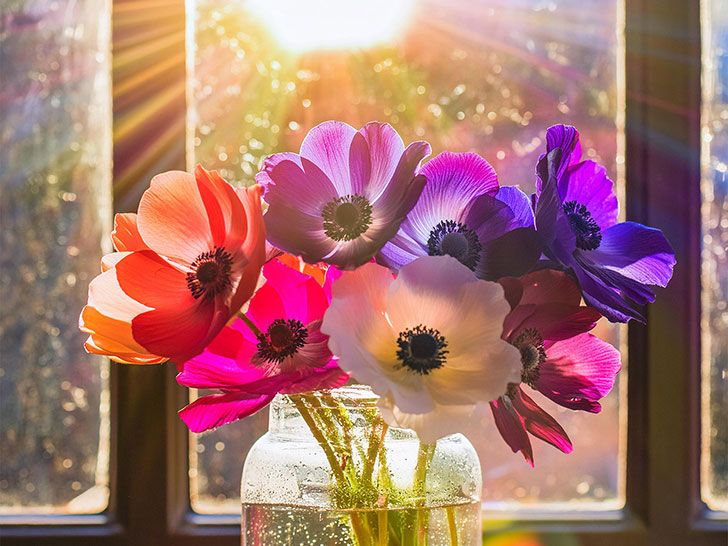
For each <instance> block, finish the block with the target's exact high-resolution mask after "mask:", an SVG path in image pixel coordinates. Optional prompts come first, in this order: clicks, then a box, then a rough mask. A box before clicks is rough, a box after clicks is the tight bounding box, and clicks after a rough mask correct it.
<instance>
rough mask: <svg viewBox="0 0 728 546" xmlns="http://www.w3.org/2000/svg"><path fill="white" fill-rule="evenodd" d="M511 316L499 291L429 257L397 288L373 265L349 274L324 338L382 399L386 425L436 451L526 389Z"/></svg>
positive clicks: (404, 271) (443, 259)
mask: <svg viewBox="0 0 728 546" xmlns="http://www.w3.org/2000/svg"><path fill="white" fill-rule="evenodd" d="M509 312H510V306H509V305H508V302H507V301H506V299H505V296H504V294H503V289H502V288H501V286H500V285H499V284H498V283H495V282H488V281H483V280H478V279H477V278H476V277H475V276H474V275H473V272H472V271H471V270H470V269H468V268H467V267H466V266H464V265H462V264H461V263H460V262H459V261H458V260H456V259H455V258H452V257H450V256H423V257H421V258H418V259H416V260H414V261H412V262H411V263H409V264H407V265H405V266H403V267H402V268H401V269H400V271H399V275H398V276H397V278H396V279H395V278H394V277H393V276H392V274H391V272H390V271H389V270H388V269H386V268H384V267H382V266H379V265H376V264H373V263H369V264H366V265H364V266H362V267H360V268H358V269H357V270H355V271H351V272H345V273H344V274H343V275H342V277H341V278H340V279H339V280H337V281H336V282H335V283H334V285H333V298H332V301H331V304H330V305H329V308H328V310H327V311H326V314H325V315H324V319H323V324H322V326H321V331H322V332H323V333H325V334H327V335H328V336H330V339H329V349H331V352H332V353H334V354H335V355H337V356H338V357H339V366H340V367H341V368H342V369H344V370H345V371H347V372H349V373H351V374H352V376H353V377H354V378H355V379H356V380H357V381H359V382H361V383H366V384H368V385H370V386H371V387H372V390H373V391H374V392H375V393H376V394H378V395H379V396H380V398H379V402H378V404H379V407H380V409H381V411H382V415H383V417H384V419H385V421H387V423H388V424H389V425H391V426H396V427H406V428H411V429H413V430H415V431H416V432H417V434H418V436H419V438H420V440H421V441H423V442H426V443H431V442H434V441H436V440H437V439H438V438H441V437H443V436H446V435H448V434H453V433H455V432H460V431H462V430H463V429H464V428H465V425H467V423H468V421H469V419H470V416H471V414H472V411H473V409H474V408H475V406H476V404H478V403H479V402H489V401H491V400H494V399H496V398H498V397H499V396H502V395H503V393H504V392H506V388H507V385H508V383H519V382H520V380H521V375H520V374H521V356H520V353H519V351H518V349H516V348H515V347H513V346H512V345H510V344H509V343H507V342H505V341H503V340H502V339H501V333H502V331H503V319H504V318H505V316H506V315H507V314H508V313H509Z"/></svg>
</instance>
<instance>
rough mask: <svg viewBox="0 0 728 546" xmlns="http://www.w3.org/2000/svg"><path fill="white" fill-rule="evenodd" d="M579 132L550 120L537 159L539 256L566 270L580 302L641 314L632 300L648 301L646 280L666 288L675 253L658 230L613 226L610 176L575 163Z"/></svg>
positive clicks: (619, 315) (620, 316)
mask: <svg viewBox="0 0 728 546" xmlns="http://www.w3.org/2000/svg"><path fill="white" fill-rule="evenodd" d="M580 156H581V147H580V146H579V133H578V132H577V131H576V129H574V128H573V127H569V126H565V125H557V126H554V127H551V128H550V129H549V130H548V133H547V154H546V155H544V156H542V158H541V160H540V161H539V164H538V168H537V173H538V177H539V183H538V186H537V192H536V196H535V200H536V207H535V208H536V229H537V231H538V233H539V234H540V236H541V239H542V240H543V242H544V245H545V247H546V249H545V253H546V255H547V256H548V257H549V258H551V259H552V260H555V261H557V262H559V263H560V264H561V265H562V266H564V267H566V268H570V269H571V270H573V272H574V274H575V275H576V278H577V279H578V280H579V284H580V286H581V290H582V293H583V295H584V299H585V300H586V302H587V303H588V304H589V305H593V306H594V307H596V308H597V309H599V311H600V312H601V313H602V314H603V315H604V316H605V317H607V318H608V319H609V320H610V321H612V322H627V321H629V320H630V319H636V320H638V321H640V322H644V321H645V320H644V317H642V315H641V314H640V313H639V312H637V311H636V310H635V309H634V308H633V307H632V306H631V305H630V304H629V303H628V302H627V300H626V298H629V299H630V300H632V301H633V302H635V303H636V304H638V305H644V304H646V303H648V302H652V301H654V300H655V293H654V292H653V291H652V289H650V288H649V287H648V286H647V285H657V286H661V287H665V286H667V283H668V282H669V280H670V278H671V277H672V270H673V267H674V266H675V255H674V252H673V250H672V247H671V246H670V243H668V242H667V239H666V238H665V236H664V235H663V234H662V232H661V231H660V230H658V229H653V228H649V227H645V226H643V225H641V224H637V223H635V222H622V223H617V216H618V203H617V197H616V196H615V194H614V191H613V184H612V181H611V180H609V178H607V175H606V171H605V169H604V168H603V167H601V166H599V165H598V164H597V163H595V162H594V161H580Z"/></svg>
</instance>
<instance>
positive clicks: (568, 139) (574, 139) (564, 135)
mask: <svg viewBox="0 0 728 546" xmlns="http://www.w3.org/2000/svg"><path fill="white" fill-rule="evenodd" d="M556 148H558V149H560V150H561V157H560V159H559V165H558V169H557V178H561V175H562V174H563V173H564V171H565V170H566V169H567V167H569V165H574V164H576V163H578V162H579V161H580V159H581V144H580V142H579V131H577V130H576V127H572V126H571V125H553V126H551V127H549V128H548V129H547V131H546V153H547V154H548V153H549V152H550V151H551V150H554V149H556Z"/></svg>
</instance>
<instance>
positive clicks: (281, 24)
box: [248, 0, 414, 53]
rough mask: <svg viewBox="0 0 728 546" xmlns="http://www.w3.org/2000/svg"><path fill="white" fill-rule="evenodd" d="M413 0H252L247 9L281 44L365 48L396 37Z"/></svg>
mask: <svg viewBox="0 0 728 546" xmlns="http://www.w3.org/2000/svg"><path fill="white" fill-rule="evenodd" d="M413 4H414V0H367V1H364V2H363V1H361V0H252V1H251V2H250V3H249V4H248V6H249V9H250V11H251V12H252V13H253V14H255V15H256V16H257V17H259V18H260V19H261V21H262V22H263V24H264V25H265V26H266V27H267V28H268V30H269V31H270V32H271V33H272V34H273V35H274V36H275V38H276V39H277V40H278V42H279V43H280V44H281V46H283V47H284V48H286V49H288V50H290V51H294V52H298V53H303V52H306V51H312V50H334V49H346V48H356V47H359V48H366V47H371V46H374V45H376V44H380V43H383V42H392V41H397V35H398V34H399V33H401V32H402V30H403V29H404V27H405V26H406V24H407V22H408V20H409V17H410V14H411V12H412V6H413Z"/></svg>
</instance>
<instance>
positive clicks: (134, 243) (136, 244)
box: [111, 212, 149, 252]
mask: <svg viewBox="0 0 728 546" xmlns="http://www.w3.org/2000/svg"><path fill="white" fill-rule="evenodd" d="M111 240H112V241H113V242H114V248H115V249H116V250H118V251H119V252H123V251H133V250H147V249H149V247H148V246H147V245H146V243H145V242H144V241H143V240H142V236H141V235H139V229H138V228H137V215H136V214H135V213H133V212H127V213H122V214H116V215H115V216H114V231H112V232H111Z"/></svg>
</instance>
